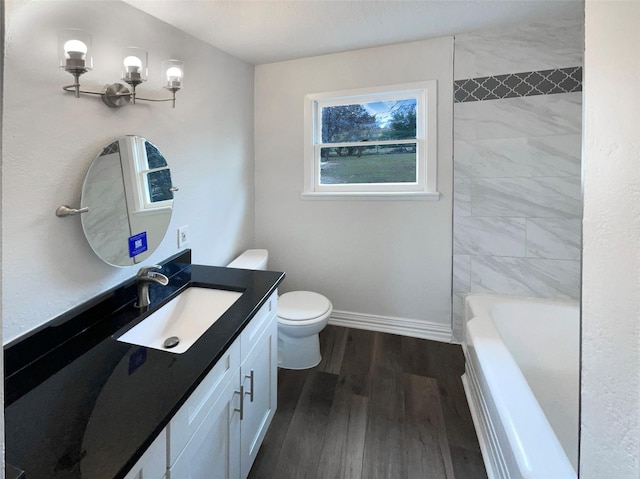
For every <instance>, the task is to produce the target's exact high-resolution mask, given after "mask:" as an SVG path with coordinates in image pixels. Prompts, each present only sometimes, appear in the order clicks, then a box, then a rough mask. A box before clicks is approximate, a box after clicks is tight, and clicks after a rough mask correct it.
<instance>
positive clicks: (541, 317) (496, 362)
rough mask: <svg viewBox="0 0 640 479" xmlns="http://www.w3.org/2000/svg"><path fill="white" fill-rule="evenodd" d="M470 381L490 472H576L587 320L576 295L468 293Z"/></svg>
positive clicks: (551, 475)
mask: <svg viewBox="0 0 640 479" xmlns="http://www.w3.org/2000/svg"><path fill="white" fill-rule="evenodd" d="M465 319H466V321H465V329H464V341H463V350H464V354H465V374H464V375H463V376H462V381H463V384H464V388H465V393H466V395H467V400H468V401H469V408H470V409H471V415H472V417H473V422H474V425H475V428H476V432H477V433H478V440H479V442H480V448H481V450H482V456H483V459H484V463H485V467H486V469H487V474H488V476H489V479H494V478H496V479H498V478H499V479H503V478H513V479H518V478H527V479H570V478H572V479H575V478H577V474H576V470H577V462H578V400H579V342H580V341H579V336H580V335H579V322H580V315H579V309H578V304H577V303H575V302H561V301H547V300H538V299H532V298H516V297H512V296H496V295H475V294H472V295H468V296H467V297H466V299H465Z"/></svg>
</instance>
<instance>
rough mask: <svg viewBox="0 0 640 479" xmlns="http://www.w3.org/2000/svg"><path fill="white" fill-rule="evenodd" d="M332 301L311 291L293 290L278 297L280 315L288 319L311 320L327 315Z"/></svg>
mask: <svg viewBox="0 0 640 479" xmlns="http://www.w3.org/2000/svg"><path fill="white" fill-rule="evenodd" d="M331 308H332V305H331V302H330V301H329V300H328V299H327V298H325V297H324V296H322V295H321V294H318V293H313V292H311V291H292V292H290V293H285V294H283V295H282V296H280V297H279V298H278V317H280V318H281V319H284V320H287V322H288V321H292V322H295V321H310V320H314V319H317V318H320V317H322V316H325V315H326V314H327V312H328V311H330V309H331Z"/></svg>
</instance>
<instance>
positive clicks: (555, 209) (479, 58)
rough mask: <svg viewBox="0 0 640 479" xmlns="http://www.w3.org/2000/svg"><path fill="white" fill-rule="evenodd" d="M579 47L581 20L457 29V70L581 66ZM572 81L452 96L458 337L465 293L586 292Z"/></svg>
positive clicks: (481, 73)
mask: <svg viewBox="0 0 640 479" xmlns="http://www.w3.org/2000/svg"><path fill="white" fill-rule="evenodd" d="M582 50H583V45H582V23H581V22H578V21H565V20H559V21H557V22H555V23H553V24H532V25H525V26H518V27H514V28H512V29H507V30H501V31H499V32H491V31H489V32H480V33H473V34H464V35H458V36H456V39H455V66H454V76H455V80H456V84H457V85H462V84H464V82H463V81H464V80H467V79H476V80H480V81H481V82H482V81H483V78H482V77H487V76H499V75H509V74H516V73H522V72H535V71H538V70H554V69H567V70H569V69H572V71H574V69H575V67H581V65H582ZM501 78H503V77H498V79H501ZM469 84H470V83H469ZM572 88H573V90H572V91H573V92H571V93H555V91H558V89H557V88H549V89H548V91H547V92H544V93H543V94H541V93H540V92H539V91H537V92H535V93H533V94H534V95H535V96H522V97H515V98H514V97H513V95H510V96H511V97H509V95H504V96H502V97H501V98H499V99H485V100H477V99H476V98H472V97H469V96H464V95H463V96H464V99H463V98H462V96H459V97H458V101H457V102H456V103H455V105H454V222H453V223H454V231H453V235H454V244H453V326H454V328H453V329H454V339H455V340H458V341H460V340H461V339H462V318H463V313H464V304H463V301H464V295H465V294H467V293H470V292H478V293H495V294H509V295H518V296H532V297H539V298H553V299H578V297H579V293H580V248H581V238H580V234H581V215H582V204H581V183H580V169H581V165H580V161H581V123H582V93H581V92H580V90H579V88H575V85H574V86H573V87H572ZM496 91H499V90H496ZM545 93H548V94H545ZM489 97H490V98H495V95H491V96H489ZM489 97H488V98H489Z"/></svg>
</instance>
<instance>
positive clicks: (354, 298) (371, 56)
mask: <svg viewBox="0 0 640 479" xmlns="http://www.w3.org/2000/svg"><path fill="white" fill-rule="evenodd" d="M452 49H453V45H452V38H440V39H435V40H428V41H420V42H413V43H405V44H401V45H393V46H387V47H381V48H372V49H366V50H358V51H351V52H346V53H340V54H334V55H326V56H320V57H313V58H306V59H302V60H294V61H287V62H281V63H273V64H267V65H259V66H257V67H256V76H255V84H256V87H255V149H256V170H255V175H256V176H255V177H256V245H257V246H259V247H265V248H268V249H269V251H270V253H271V260H270V267H271V268H275V269H279V270H284V271H286V272H287V278H286V279H285V283H284V285H283V288H282V289H283V291H288V290H293V289H309V290H311V291H317V292H320V293H322V294H325V295H326V296H327V297H328V298H329V299H330V300H331V301H332V302H333V305H334V309H335V310H338V311H341V312H351V313H360V314H364V315H380V316H384V317H386V318H387V319H388V320H389V321H391V322H393V318H394V317H395V318H403V319H414V320H419V321H422V322H432V323H435V324H437V325H442V326H444V327H445V328H450V321H451V311H450V310H451V304H450V301H451V221H452V220H451V205H452V198H451V195H452V177H451V175H452V161H451V143H452V139H451V136H452V123H451V122H452V105H453V97H452V85H453V71H452V68H453V66H452V65H453V63H452V54H453V51H452ZM431 79H435V80H437V81H438V102H439V104H438V189H439V191H440V193H441V194H442V197H441V199H440V201H437V202H427V201H365V200H355V201H346V200H338V201H336V200H326V201H310V200H306V201H303V200H302V199H301V197H300V195H301V193H302V188H303V170H304V161H305V158H304V155H303V151H304V143H303V132H304V130H303V123H304V116H303V108H304V97H305V95H306V94H309V93H320V92H328V91H336V90H345V89H354V88H361V87H371V86H378V85H391V84H398V83H404V82H415V81H420V80H431Z"/></svg>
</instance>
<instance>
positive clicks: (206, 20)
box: [125, 0, 583, 64]
mask: <svg viewBox="0 0 640 479" xmlns="http://www.w3.org/2000/svg"><path fill="white" fill-rule="evenodd" d="M125 1H126V2H127V3H129V4H131V5H133V6H135V7H136V8H139V9H140V10H143V11H145V12H147V13H149V14H151V15H153V16H154V17H157V18H159V19H161V20H163V21H165V22H167V23H170V24H172V25H174V26H176V27H177V28H179V29H181V30H184V31H185V32H187V33H190V34H191V35H193V36H194V37H197V38H199V39H201V40H203V41H205V42H207V43H209V44H211V45H213V46H215V47H218V48H220V49H221V50H224V51H226V52H228V53H230V54H232V55H234V56H236V57H238V58H241V59H243V60H245V61H247V62H249V63H252V64H262V63H272V62H276V61H282V60H291V59H294V58H303V57H310V56H316V55H323V54H327V53H336V52H342V51H347V50H354V49H359V48H368V47H375V46H380V45H388V44H393V43H401V42H407V41H413V40H421V39H425V38H434V37H438V36H443V35H451V34H455V33H462V32H469V31H476V30H482V29H485V28H496V27H500V26H501V25H510V24H516V23H522V22H536V21H544V20H548V19H553V18H580V17H581V16H582V12H583V2H582V1H581V0H558V1H555V0H528V1H519V0H497V1H494V0H474V1H466V0H401V1H391V0H388V1H374V0H358V1H352V0H332V1H327V0H293V1H291V0H290V1H281V0H277V1H272V0H231V1H228V0H225V1H222V0H125Z"/></svg>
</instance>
